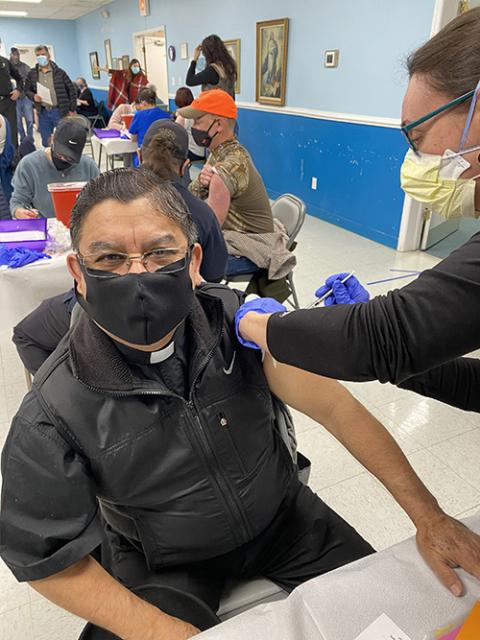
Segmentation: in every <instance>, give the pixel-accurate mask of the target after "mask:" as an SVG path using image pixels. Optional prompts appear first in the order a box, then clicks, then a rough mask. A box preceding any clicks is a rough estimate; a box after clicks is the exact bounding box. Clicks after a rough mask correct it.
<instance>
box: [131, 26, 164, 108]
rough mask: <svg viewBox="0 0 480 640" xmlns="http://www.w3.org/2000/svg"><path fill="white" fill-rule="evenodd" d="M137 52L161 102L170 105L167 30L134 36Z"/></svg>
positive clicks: (160, 28)
mask: <svg viewBox="0 0 480 640" xmlns="http://www.w3.org/2000/svg"><path fill="white" fill-rule="evenodd" d="M134 39H135V52H136V56H137V58H138V59H139V60H140V62H141V64H142V67H143V68H144V69H145V71H146V74H147V76H148V80H149V82H151V83H152V84H153V85H155V89H156V92H157V95H158V97H159V98H160V100H161V101H162V102H163V103H164V104H166V105H168V72H167V44H166V39H165V29H164V28H163V27H159V28H158V29H153V30H149V31H145V32H144V33H136V34H134Z"/></svg>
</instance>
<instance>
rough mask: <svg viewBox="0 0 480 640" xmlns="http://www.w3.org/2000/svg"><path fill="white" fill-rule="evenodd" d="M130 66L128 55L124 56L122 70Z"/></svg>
mask: <svg viewBox="0 0 480 640" xmlns="http://www.w3.org/2000/svg"><path fill="white" fill-rule="evenodd" d="M129 64H130V58H129V56H128V55H124V56H122V69H128V65H129Z"/></svg>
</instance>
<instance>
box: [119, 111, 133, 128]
mask: <svg viewBox="0 0 480 640" xmlns="http://www.w3.org/2000/svg"><path fill="white" fill-rule="evenodd" d="M134 115H135V114H134V113H127V114H126V115H124V116H122V120H123V123H124V125H125V126H126V127H127V129H130V125H131V124H132V120H133V117H134Z"/></svg>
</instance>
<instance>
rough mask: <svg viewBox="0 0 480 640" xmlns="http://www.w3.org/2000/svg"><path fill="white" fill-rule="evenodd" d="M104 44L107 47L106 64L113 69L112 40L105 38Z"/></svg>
mask: <svg viewBox="0 0 480 640" xmlns="http://www.w3.org/2000/svg"><path fill="white" fill-rule="evenodd" d="M103 45H104V47H105V64H106V66H107V68H108V69H113V68H114V66H113V58H112V41H111V40H110V39H108V40H104V42H103Z"/></svg>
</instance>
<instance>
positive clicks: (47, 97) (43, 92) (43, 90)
mask: <svg viewBox="0 0 480 640" xmlns="http://www.w3.org/2000/svg"><path fill="white" fill-rule="evenodd" d="M37 94H38V95H39V96H40V97H41V99H42V102H43V103H44V104H48V105H49V106H50V107H51V106H52V105H53V102H52V95H51V93H50V89H48V88H47V87H44V86H43V84H40V82H37Z"/></svg>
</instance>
